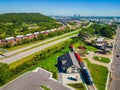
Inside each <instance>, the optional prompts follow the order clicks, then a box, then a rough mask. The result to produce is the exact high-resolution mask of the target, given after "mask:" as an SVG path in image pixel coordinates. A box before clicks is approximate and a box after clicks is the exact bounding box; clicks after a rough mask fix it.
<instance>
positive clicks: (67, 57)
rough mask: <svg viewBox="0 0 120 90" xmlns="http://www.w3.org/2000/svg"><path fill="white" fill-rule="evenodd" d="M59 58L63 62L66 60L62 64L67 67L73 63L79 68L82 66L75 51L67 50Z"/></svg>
mask: <svg viewBox="0 0 120 90" xmlns="http://www.w3.org/2000/svg"><path fill="white" fill-rule="evenodd" d="M59 59H60V61H61V62H65V63H63V64H62V65H61V67H65V69H68V68H69V67H71V66H72V65H75V66H77V67H78V68H80V66H79V64H78V60H77V59H76V57H75V55H74V52H67V53H65V54H64V55H62V56H60V57H59Z"/></svg>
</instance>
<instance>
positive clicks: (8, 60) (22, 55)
mask: <svg viewBox="0 0 120 90" xmlns="http://www.w3.org/2000/svg"><path fill="white" fill-rule="evenodd" d="M72 36H75V35H72ZM72 36H70V37H72ZM70 37H65V38H62V39H59V40H55V41H52V42H50V43H47V44H44V45H42V46H38V47H36V48H33V49H30V50H27V51H25V52H21V53H19V54H16V55H14V56H11V57H9V58H4V59H2V60H0V62H3V63H7V64H11V63H13V62H15V61H17V60H20V59H22V58H25V57H27V56H29V55H31V54H33V53H36V52H38V51H40V50H44V49H45V48H48V47H50V46H53V45H55V44H57V43H60V42H63V41H65V40H68V39H70Z"/></svg>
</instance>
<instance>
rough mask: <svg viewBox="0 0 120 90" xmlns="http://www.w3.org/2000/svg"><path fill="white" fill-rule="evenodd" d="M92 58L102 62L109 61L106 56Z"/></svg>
mask: <svg viewBox="0 0 120 90" xmlns="http://www.w3.org/2000/svg"><path fill="white" fill-rule="evenodd" d="M93 59H94V60H96V61H99V62H104V63H109V62H110V59H109V58H106V57H100V56H94V57H93Z"/></svg>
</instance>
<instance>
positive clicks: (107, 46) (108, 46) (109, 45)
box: [103, 42, 113, 52]
mask: <svg viewBox="0 0 120 90" xmlns="http://www.w3.org/2000/svg"><path fill="white" fill-rule="evenodd" d="M112 48H113V44H112V43H108V42H105V43H104V46H103V51H105V52H111V51H112Z"/></svg>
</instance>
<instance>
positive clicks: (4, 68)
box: [0, 63, 10, 84]
mask: <svg viewBox="0 0 120 90" xmlns="http://www.w3.org/2000/svg"><path fill="white" fill-rule="evenodd" d="M9 78H10V71H9V66H8V65H7V64H5V63H0V83H1V84H4V83H6V82H7V81H8V79H9Z"/></svg>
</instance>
